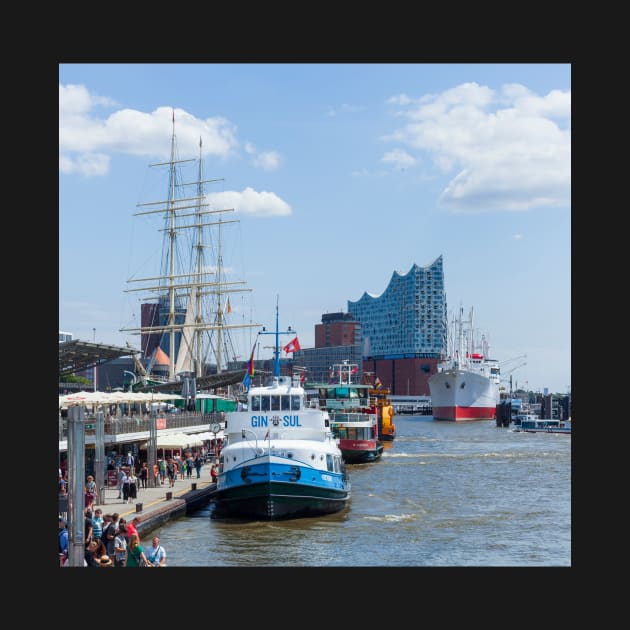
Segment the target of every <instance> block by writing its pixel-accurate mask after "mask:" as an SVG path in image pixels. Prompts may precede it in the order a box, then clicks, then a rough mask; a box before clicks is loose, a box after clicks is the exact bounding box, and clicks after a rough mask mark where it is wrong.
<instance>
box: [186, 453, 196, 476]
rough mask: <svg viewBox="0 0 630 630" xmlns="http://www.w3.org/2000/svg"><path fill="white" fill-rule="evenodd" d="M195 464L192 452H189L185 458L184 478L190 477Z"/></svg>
mask: <svg viewBox="0 0 630 630" xmlns="http://www.w3.org/2000/svg"><path fill="white" fill-rule="evenodd" d="M194 465H195V461H194V460H193V458H192V454H189V455H188V457H187V458H186V479H192V471H193V467H194Z"/></svg>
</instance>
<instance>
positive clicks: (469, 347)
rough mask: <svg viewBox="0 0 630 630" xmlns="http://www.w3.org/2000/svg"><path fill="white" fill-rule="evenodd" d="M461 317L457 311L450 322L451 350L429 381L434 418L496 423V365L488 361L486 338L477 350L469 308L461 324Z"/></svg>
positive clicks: (498, 379)
mask: <svg viewBox="0 0 630 630" xmlns="http://www.w3.org/2000/svg"><path fill="white" fill-rule="evenodd" d="M462 315H463V313H462V309H460V314H459V317H458V318H457V319H456V320H454V321H453V327H454V331H453V335H452V339H453V347H452V348H451V351H450V354H449V357H448V358H447V359H446V360H445V361H443V362H442V363H440V364H438V371H437V373H436V374H434V375H433V376H431V377H430V378H429V381H428V383H429V391H430V393H431V405H432V407H433V419H434V420H450V421H454V422H459V421H469V420H495V418H496V407H497V404H498V403H499V383H500V368H499V363H498V361H497V360H495V359H489V358H488V344H487V342H486V339H485V337H482V340H481V344H480V345H481V348H478V347H477V344H476V343H475V339H474V337H473V333H474V329H473V311H472V309H471V311H470V317H469V319H468V320H466V321H464V320H463V318H462ZM466 325H468V327H466ZM479 349H481V352H479Z"/></svg>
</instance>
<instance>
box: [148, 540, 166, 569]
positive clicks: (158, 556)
mask: <svg viewBox="0 0 630 630" xmlns="http://www.w3.org/2000/svg"><path fill="white" fill-rule="evenodd" d="M144 555H145V556H146V557H147V559H148V560H149V564H150V565H151V566H152V567H165V566H166V551H165V550H164V547H162V545H160V537H159V536H153V539H152V540H151V546H150V547H147V548H146V549H145V550H144Z"/></svg>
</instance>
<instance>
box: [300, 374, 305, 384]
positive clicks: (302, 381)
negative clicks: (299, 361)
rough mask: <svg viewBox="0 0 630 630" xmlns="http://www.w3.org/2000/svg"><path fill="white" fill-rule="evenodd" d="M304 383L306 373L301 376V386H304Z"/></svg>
mask: <svg viewBox="0 0 630 630" xmlns="http://www.w3.org/2000/svg"><path fill="white" fill-rule="evenodd" d="M304 381H305V378H304V372H302V374H300V385H304Z"/></svg>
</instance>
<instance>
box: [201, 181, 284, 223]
mask: <svg viewBox="0 0 630 630" xmlns="http://www.w3.org/2000/svg"><path fill="white" fill-rule="evenodd" d="M206 198H207V201H208V203H209V204H210V207H211V208H216V209H227V208H234V210H235V211H236V212H240V213H242V214H249V215H253V216H260V217H263V216H288V215H290V214H291V206H289V204H288V203H287V202H286V201H284V200H282V199H280V197H278V196H277V195H276V194H275V193H272V192H266V191H261V192H258V191H256V190H254V189H253V188H250V187H247V188H246V189H245V190H243V191H242V192H238V191H235V190H228V191H225V192H218V193H210V194H208V195H206Z"/></svg>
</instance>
